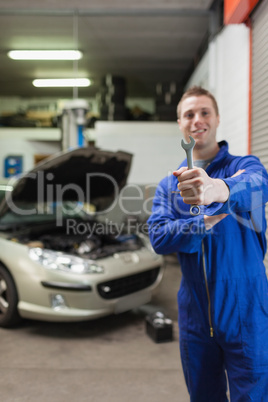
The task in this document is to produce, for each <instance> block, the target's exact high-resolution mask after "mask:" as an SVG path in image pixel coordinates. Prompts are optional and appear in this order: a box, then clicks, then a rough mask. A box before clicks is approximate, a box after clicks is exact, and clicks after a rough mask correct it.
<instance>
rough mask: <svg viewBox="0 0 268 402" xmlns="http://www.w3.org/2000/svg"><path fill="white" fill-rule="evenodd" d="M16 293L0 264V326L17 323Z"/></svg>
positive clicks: (9, 325)
mask: <svg viewBox="0 0 268 402" xmlns="http://www.w3.org/2000/svg"><path fill="white" fill-rule="evenodd" d="M17 304H18V293H17V289H16V286H15V283H14V281H13V279H12V277H11V275H10V274H9V272H8V271H7V270H6V268H5V267H3V265H1V264H0V327H5V328H8V327H12V326H14V325H16V324H18V323H19V321H20V319H21V318H20V316H19V313H18V309H17Z"/></svg>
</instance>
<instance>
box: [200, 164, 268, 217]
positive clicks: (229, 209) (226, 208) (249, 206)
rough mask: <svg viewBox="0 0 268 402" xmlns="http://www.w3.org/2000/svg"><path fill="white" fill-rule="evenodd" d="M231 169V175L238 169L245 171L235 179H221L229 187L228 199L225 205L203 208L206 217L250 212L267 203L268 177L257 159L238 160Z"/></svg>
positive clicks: (219, 204) (218, 204) (212, 205)
mask: <svg viewBox="0 0 268 402" xmlns="http://www.w3.org/2000/svg"><path fill="white" fill-rule="evenodd" d="M232 169H233V173H232V174H234V173H235V172H237V171H238V170H239V169H245V172H244V173H242V174H240V175H239V176H236V177H228V178H224V179H222V180H224V182H225V183H226V185H227V186H228V187H229V190H230V195H229V198H228V200H227V201H226V202H225V203H212V204H210V205H208V206H207V207H205V210H204V213H205V214H206V215H219V214H223V213H226V214H233V213H243V212H251V211H254V210H256V209H257V208H260V207H262V206H264V205H265V203H266V202H267V201H268V175H267V172H266V170H265V168H264V166H263V165H262V164H261V163H260V161H259V159H258V158H256V157H255V156H245V157H243V158H238V162H236V163H235V164H234V166H232Z"/></svg>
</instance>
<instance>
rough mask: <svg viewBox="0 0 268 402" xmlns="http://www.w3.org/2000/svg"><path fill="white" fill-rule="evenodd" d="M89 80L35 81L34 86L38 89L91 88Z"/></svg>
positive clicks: (54, 79) (57, 79)
mask: <svg viewBox="0 0 268 402" xmlns="http://www.w3.org/2000/svg"><path fill="white" fill-rule="evenodd" d="M90 84H91V82H90V80H89V79H88V78H48V79H36V80H33V86H35V87H37V88H49V87H89V86H90Z"/></svg>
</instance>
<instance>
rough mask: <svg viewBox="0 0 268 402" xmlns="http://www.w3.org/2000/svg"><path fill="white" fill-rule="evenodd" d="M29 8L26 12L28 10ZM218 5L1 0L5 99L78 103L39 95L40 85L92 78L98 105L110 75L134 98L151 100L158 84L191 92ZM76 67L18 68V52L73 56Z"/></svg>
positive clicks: (1, 91) (61, 92)
mask: <svg viewBox="0 0 268 402" xmlns="http://www.w3.org/2000/svg"><path fill="white" fill-rule="evenodd" d="M22 3H23V4H22ZM212 3H213V4H215V1H214V2H213V1H212V0H76V2H73V1H70V0H57V1H54V0H42V1H41V0H34V1H33V0H28V1H25V0H24V1H23V2H22V1H21V0H9V1H6V0H5V1H3V0H0V97H1V96H2V97H3V96H4V97H6V96H20V97H52V96H57V97H71V96H72V92H71V91H72V90H71V89H59V88H57V89H51V88H50V89H48V88H47V89H44V88H35V87H33V85H32V80H33V79H35V78H67V77H68V78H69V77H73V76H77V77H88V78H90V79H91V80H92V86H91V87H89V88H83V89H82V88H80V89H79V97H92V96H94V95H95V94H96V92H97V91H98V88H99V87H100V85H101V82H102V78H103V77H104V76H105V75H106V74H114V75H117V76H124V77H125V78H126V81H127V91H128V95H129V96H132V97H135V96H152V95H154V91H155V86H156V83H157V82H166V81H176V82H179V83H181V84H182V85H184V84H185V82H186V79H187V77H189V74H190V73H191V71H192V69H193V67H194V65H195V64H196V63H197V61H198V59H199V55H200V51H201V50H202V49H203V48H204V46H206V43H207V39H208V35H209V34H211V27H212V25H213V24H212V22H213V19H212V18H211V16H212V15H214V14H213V12H212V11H211V10H212ZM73 48H77V49H79V50H81V51H82V52H83V54H84V56H83V58H82V59H81V60H79V61H78V62H72V61H14V60H11V59H9V58H8V56H7V51H8V50H11V49H73Z"/></svg>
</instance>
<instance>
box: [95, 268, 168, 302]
mask: <svg viewBox="0 0 268 402" xmlns="http://www.w3.org/2000/svg"><path fill="white" fill-rule="evenodd" d="M159 271H160V267H157V268H153V269H150V270H148V271H144V272H141V273H139V274H135V275H129V276H124V277H123V278H118V279H114V280H112V281H107V282H102V283H100V284H99V285H98V286H97V289H98V292H99V295H100V296H101V297H103V298H104V299H116V298H118V297H122V296H126V295H129V294H131V293H134V292H138V291H139V290H142V289H145V288H147V287H149V286H151V285H152V284H153V283H154V282H155V281H156V279H157V277H158V274H159Z"/></svg>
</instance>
